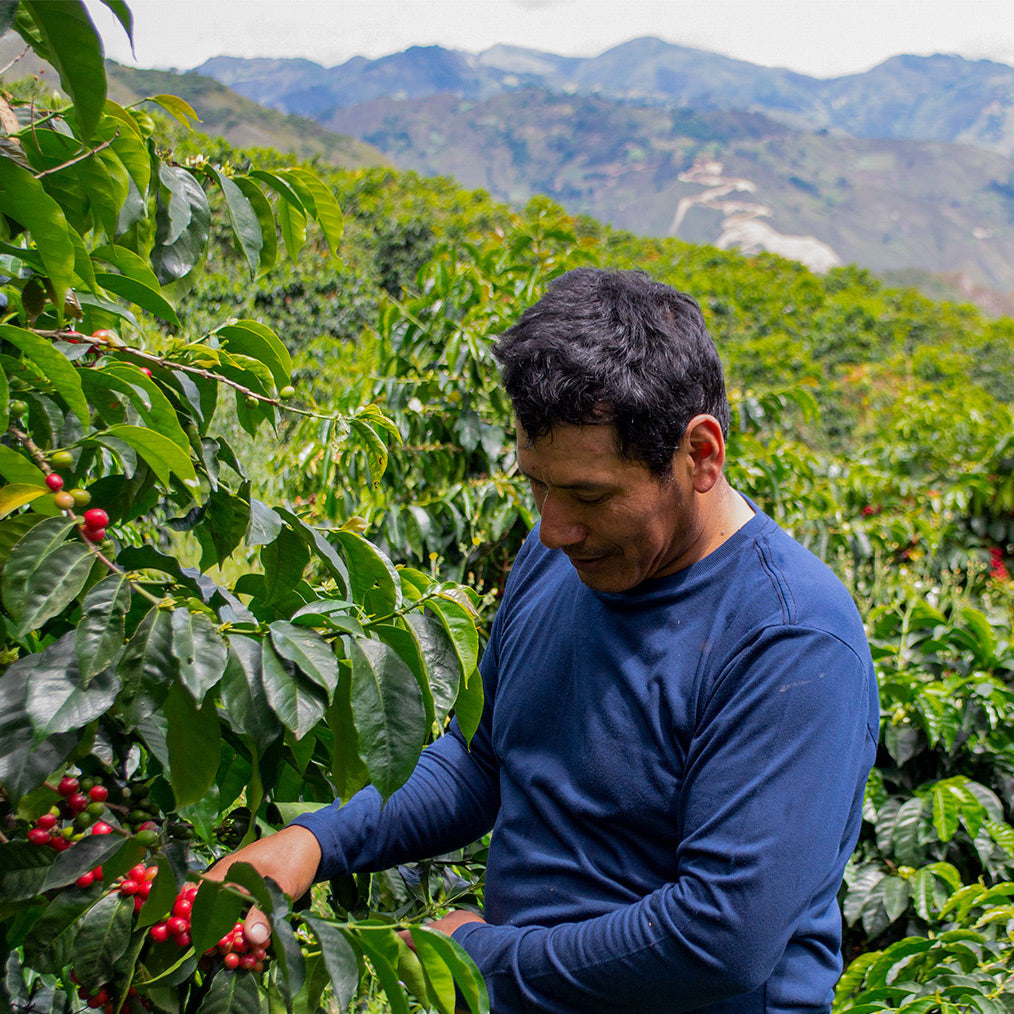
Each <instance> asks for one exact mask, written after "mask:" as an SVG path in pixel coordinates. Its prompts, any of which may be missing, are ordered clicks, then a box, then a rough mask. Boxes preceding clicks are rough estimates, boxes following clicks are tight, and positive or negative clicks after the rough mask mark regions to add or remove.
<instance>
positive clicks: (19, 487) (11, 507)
mask: <svg viewBox="0 0 1014 1014" xmlns="http://www.w3.org/2000/svg"><path fill="white" fill-rule="evenodd" d="M0 449H2V450H8V448H6V447H4V448H0ZM48 492H49V490H48V489H47V488H46V487H45V486H26V485H24V484H23V483H11V484H10V485H8V486H3V487H0V518H5V517H7V516H8V515H9V514H11V513H12V512H13V511H16V510H17V509H18V508H19V507H24V506H25V504H27V503H31V502H32V501H33V500H38V499H39V497H40V496H45V495H46V494H47V493H48Z"/></svg>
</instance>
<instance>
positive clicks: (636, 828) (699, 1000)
mask: <svg viewBox="0 0 1014 1014" xmlns="http://www.w3.org/2000/svg"><path fill="white" fill-rule="evenodd" d="M482 674H483V680H484V686H485V690H486V706H485V710H484V714H483V719H482V723H481V725H480V728H479V731H478V732H477V733H476V735H475V737H474V738H473V740H472V742H471V745H470V746H466V745H465V743H464V741H463V739H462V737H461V736H460V734H459V733H458V732H457V730H456V729H454V728H453V726H452V731H451V733H450V734H449V735H447V736H445V737H443V738H442V739H441V740H440V741H438V742H437V743H435V744H433V745H432V746H430V747H429V748H427V749H426V750H425V751H424V753H423V756H422V758H421V760H420V763H419V766H418V768H417V769H416V771H415V773H414V774H413V775H412V777H411V778H410V779H409V781H408V782H407V783H406V785H405V786H403V787H402V788H401V789H399V790H398V792H396V793H395V794H394V796H393V797H392V798H391V799H390V800H389V801H388V803H387V805H386V806H384V807H383V808H381V806H380V800H379V796H378V795H377V793H376V792H375V791H374V790H372V789H366V790H364V791H363V792H361V793H359V794H357V795H356V796H355V797H353V799H352V800H350V801H349V803H348V804H347V805H345V806H344V807H339V804H338V803H335V804H334V805H333V806H332V807H329V808H327V809H325V810H323V811H319V812H318V813H316V814H311V815H307V816H306V817H303V818H300V820H299V821H298V823H300V824H302V825H303V826H304V827H307V828H308V829H309V830H311V831H312V832H313V833H314V834H315V835H316V836H317V838H318V840H319V841H320V843H321V847H322V852H323V860H322V863H321V868H320V871H319V876H321V877H328V876H334V875H337V874H341V873H347V872H354V871H365V870H377V869H383V868H386V867H389V866H392V865H394V864H396V863H400V862H403V861H406V860H410V859H419V858H423V857H425V856H430V855H436V854H440V853H442V852H446V851H450V850H452V849H454V848H458V847H461V846H463V845H464V844H467V843H468V842H470V841H473V840H474V839H475V838H477V837H479V836H480V835H481V834H483V833H484V832H485V831H487V830H489V829H490V828H491V827H492V830H493V834H492V838H491V845H490V851H489V863H488V868H487V877H486V896H485V897H486V911H485V916H486V920H487V923H486V924H481V923H469V924H466V925H464V926H462V927H460V928H459V929H458V930H457V931H456V932H455V934H454V936H455V940H457V941H458V942H459V943H461V944H462V946H463V947H464V948H465V949H466V950H467V951H468V952H469V953H470V954H471V956H472V958H473V959H474V960H475V961H476V963H477V965H478V966H479V968H480V970H481V971H482V973H483V976H484V977H485V979H486V983H487V986H488V988H489V990H490V997H491V1006H492V1009H493V1010H494V1011H495V1012H496V1014H520V1012H526V1011H549V1012H570V1011H603V1010H610V1011H631V1012H634V1011H636V1012H638V1014H649V1012H666V1014H668V1012H677V1011H685V1010H707V1011H708V1012H709V1014H718V1012H722V1014H732V1012H736V1014H740V1012H743V1014H745V1012H752V1011H773V1012H789V1011H793V1012H798V1011H812V1010H826V1009H828V1007H829V1005H830V999H831V995H832V991H833V986H834V983H835V981H836V980H837V977H838V975H839V974H840V971H841V958H840V955H839V950H840V940H841V918H840V914H839V910H838V906H837V901H836V895H837V891H838V888H839V887H840V884H841V879H842V873H843V870H844V866H845V863H846V860H847V858H848V856H849V854H850V852H851V850H852V848H853V847H854V845H855V841H856V838H857V835H858V832H859V825H860V820H861V809H862V797H863V788H864V785H865V781H866V777H867V774H868V772H869V769H870V766H871V764H872V762H873V758H874V753H875V747H876V735H877V727H878V721H879V716H878V706H877V694H876V682H875V678H874V673H873V666H872V662H871V659H870V654H869V649H868V647H867V643H866V638H865V635H864V632H863V628H862V624H861V622H860V619H859V615H858V612H857V610H856V608H855V605H854V604H853V602H852V600H851V599H850V597H849V596H848V593H847V592H846V591H845V589H844V587H843V586H842V585H841V584H840V582H839V581H838V580H837V579H836V578H835V577H834V576H833V575H832V574H831V572H830V571H829V570H828V569H827V568H826V567H825V566H824V565H823V564H822V563H820V562H819V561H818V560H817V559H816V558H815V557H813V556H812V555H811V554H810V553H808V552H807V551H806V550H804V549H803V548H802V547H800V546H799V545H798V544H797V543H795V542H794V541H793V540H792V539H790V538H789V537H788V536H787V535H786V534H784V533H783V532H782V531H781V530H780V529H779V528H778V527H777V526H776V525H775V524H774V522H773V521H771V519H770V518H767V517H766V516H765V515H763V514H762V513H760V512H758V513H757V515H756V516H755V517H754V518H753V519H752V520H751V521H750V522H748V524H747V525H745V526H744V527H743V528H742V529H740V530H739V531H738V532H737V533H735V534H734V535H733V536H732V538H730V539H729V540H728V541H727V542H725V543H724V544H722V545H721V546H720V547H719V548H718V549H717V550H716V551H714V552H713V553H711V554H710V555H708V556H707V557H705V558H704V559H703V560H700V561H699V562H697V563H695V564H694V565H693V566H691V567H689V568H687V569H685V570H683V571H680V572H678V573H676V574H673V575H671V576H669V577H664V578H660V579H657V580H651V581H647V582H644V583H643V584H642V585H640V586H639V587H637V588H635V589H634V590H633V591H630V592H626V593H622V594H603V593H600V592H596V591H593V590H591V589H589V588H587V587H586V586H585V585H583V584H582V583H581V581H580V580H579V579H578V577H577V574H576V573H575V571H574V569H573V567H572V565H571V564H570V563H569V562H568V561H567V559H566V558H565V557H564V556H562V554H560V553H559V552H555V551H550V550H547V549H545V548H544V547H543V546H542V545H541V544H540V543H539V542H538V540H537V532H536V533H533V535H532V536H531V537H530V538H529V539H528V540H527V542H526V544H525V546H524V548H523V549H522V551H521V553H520V554H519V555H518V559H517V561H516V563H515V566H514V568H513V570H512V573H511V577H510V580H509V582H508V586H507V589H506V591H505V595H504V600H503V602H502V604H501V606H500V609H499V611H498V613H497V617H496V620H495V621H494V624H493V627H492V631H491V638H490V643H489V645H488V647H487V650H486V652H485V655H484V658H483V662H482Z"/></svg>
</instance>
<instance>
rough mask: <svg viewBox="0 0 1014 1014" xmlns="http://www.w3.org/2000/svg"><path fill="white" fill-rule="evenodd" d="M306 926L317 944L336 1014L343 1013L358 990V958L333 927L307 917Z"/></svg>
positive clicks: (345, 938)
mask: <svg viewBox="0 0 1014 1014" xmlns="http://www.w3.org/2000/svg"><path fill="white" fill-rule="evenodd" d="M306 923H307V925H308V926H309V927H310V929H311V930H312V931H313V935H314V936H315V937H316V938H317V943H318V944H320V952H321V957H322V958H323V960H324V964H325V967H326V968H327V972H328V977H329V978H330V980H331V989H332V990H333V991H334V998H335V1003H336V1004H337V1006H338V1009H339V1010H345V1009H346V1008H347V1007H348V1006H349V1004H350V1003H351V1002H352V1000H353V998H354V997H355V995H356V990H357V989H358V987H359V958H358V955H357V953H356V951H355V949H354V948H353V947H352V945H351V944H350V943H349V941H348V939H347V937H346V935H345V934H344V933H342V931H341V930H340V929H338V928H337V927H336V926H333V925H331V924H330V923H327V922H325V921H324V920H323V919H319V918H316V917H315V916H307V917H306Z"/></svg>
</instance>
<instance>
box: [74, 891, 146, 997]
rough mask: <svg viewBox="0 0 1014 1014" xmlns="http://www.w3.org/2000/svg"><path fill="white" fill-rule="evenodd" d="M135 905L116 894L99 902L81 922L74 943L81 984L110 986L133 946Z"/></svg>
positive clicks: (75, 963) (75, 961) (76, 966)
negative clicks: (125, 953)
mask: <svg viewBox="0 0 1014 1014" xmlns="http://www.w3.org/2000/svg"><path fill="white" fill-rule="evenodd" d="M133 912H134V903H133V901H132V900H131V899H129V898H121V897H120V895H119V894H118V893H117V892H113V893H112V894H107V895H105V896H104V897H102V898H100V899H99V900H98V901H97V902H96V903H95V905H93V906H92V908H91V909H90V910H89V912H88V914H87V915H86V916H85V918H84V919H83V920H82V922H81V927H80V929H79V930H78V933H77V937H76V938H75V940H74V968H75V970H76V971H77V974H78V977H79V978H80V979H81V981H82V982H88V983H101V982H108V981H109V980H110V979H112V977H113V967H114V965H115V962H116V961H117V960H118V959H119V958H120V956H121V955H122V954H123V953H124V952H125V951H126V949H127V947H128V946H129V944H130V928H131V922H132V917H133Z"/></svg>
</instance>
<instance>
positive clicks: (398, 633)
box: [370, 623, 436, 728]
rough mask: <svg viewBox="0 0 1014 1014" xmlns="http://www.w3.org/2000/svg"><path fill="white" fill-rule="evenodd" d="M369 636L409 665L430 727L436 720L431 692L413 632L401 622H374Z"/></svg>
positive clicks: (420, 652) (424, 664) (420, 651)
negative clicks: (394, 652)
mask: <svg viewBox="0 0 1014 1014" xmlns="http://www.w3.org/2000/svg"><path fill="white" fill-rule="evenodd" d="M370 636H372V637H375V638H376V639H377V640H378V641H383V642H384V644H386V645H389V646H390V647H391V648H393V649H394V650H395V651H396V652H397V653H398V657H399V658H400V659H401V660H402V661H403V662H404V663H405V665H407V666H408V667H409V669H410V670H411V672H412V675H413V676H414V677H415V681H416V683H417V684H418V686H419V693H420V694H422V701H423V707H424V708H425V709H426V726H427V728H430V727H432V725H433V722H434V721H435V720H436V711H435V710H434V707H433V694H432V692H431V691H430V682H429V679H428V678H427V674H426V663H425V662H424V661H423V656H422V650H421V649H420V647H419V642H418V641H417V640H416V638H415V636H414V634H413V632H412V631H411V630H409V629H408V628H407V627H405V626H403V625H402V624H401V623H375V624H373V625H372V626H371V627H370Z"/></svg>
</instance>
